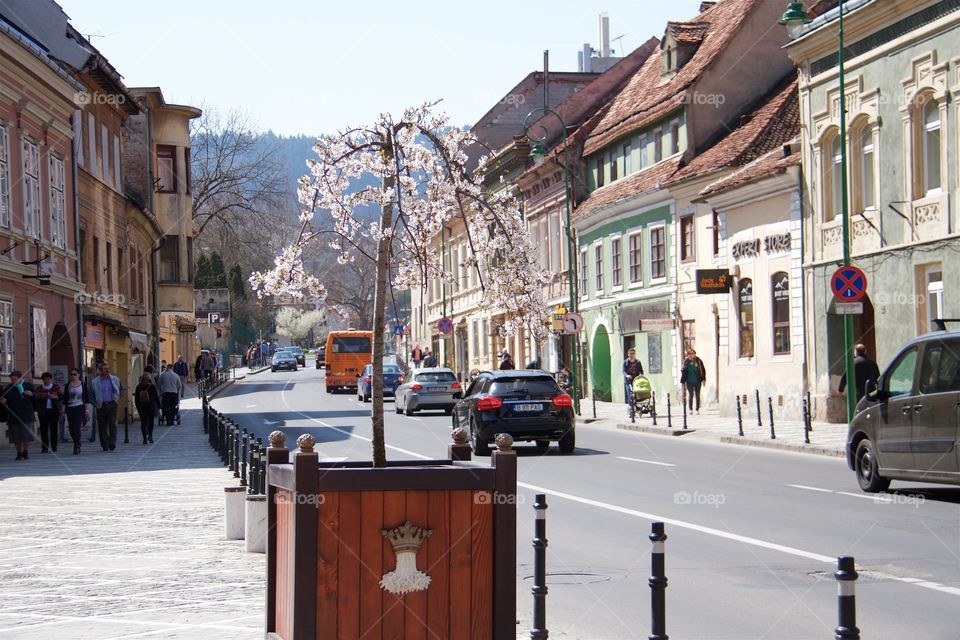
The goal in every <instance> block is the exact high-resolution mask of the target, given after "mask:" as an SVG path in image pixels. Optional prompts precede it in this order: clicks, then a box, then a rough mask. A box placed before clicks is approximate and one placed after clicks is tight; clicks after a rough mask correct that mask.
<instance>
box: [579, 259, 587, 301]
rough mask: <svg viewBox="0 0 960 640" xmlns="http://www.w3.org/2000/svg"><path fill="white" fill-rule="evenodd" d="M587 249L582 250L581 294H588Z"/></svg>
mask: <svg viewBox="0 0 960 640" xmlns="http://www.w3.org/2000/svg"><path fill="white" fill-rule="evenodd" d="M587 293H588V291H587V250H586V249H584V250H583V251H581V252H580V295H581V296H585V295H587Z"/></svg>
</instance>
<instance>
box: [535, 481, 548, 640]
mask: <svg viewBox="0 0 960 640" xmlns="http://www.w3.org/2000/svg"><path fill="white" fill-rule="evenodd" d="M533 508H534V510H535V511H536V514H537V519H536V521H535V524H534V538H533V588H532V589H530V591H531V592H532V593H533V628H532V629H531V630H530V638H531V640H546V639H547V638H549V637H550V632H549V631H548V630H547V496H546V495H545V494H542V493H538V494H537V497H536V500H534V503H533Z"/></svg>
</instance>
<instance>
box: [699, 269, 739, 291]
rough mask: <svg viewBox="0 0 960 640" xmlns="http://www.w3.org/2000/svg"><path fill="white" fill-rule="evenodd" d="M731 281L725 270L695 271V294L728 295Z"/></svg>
mask: <svg viewBox="0 0 960 640" xmlns="http://www.w3.org/2000/svg"><path fill="white" fill-rule="evenodd" d="M732 280H733V278H731V277H730V273H729V272H728V271H727V270H726V269H697V293H729V292H730V284H731V281H732Z"/></svg>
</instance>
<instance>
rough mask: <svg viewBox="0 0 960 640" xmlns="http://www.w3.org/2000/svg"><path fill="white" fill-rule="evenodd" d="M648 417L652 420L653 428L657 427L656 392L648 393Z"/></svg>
mask: <svg viewBox="0 0 960 640" xmlns="http://www.w3.org/2000/svg"><path fill="white" fill-rule="evenodd" d="M650 417H651V418H653V426H657V392H656V391H651V392H650Z"/></svg>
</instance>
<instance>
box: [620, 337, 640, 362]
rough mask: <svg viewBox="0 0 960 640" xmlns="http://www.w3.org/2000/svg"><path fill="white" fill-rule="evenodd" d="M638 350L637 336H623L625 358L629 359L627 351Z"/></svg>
mask: <svg viewBox="0 0 960 640" xmlns="http://www.w3.org/2000/svg"><path fill="white" fill-rule="evenodd" d="M636 348H637V336H633V335H631V336H623V357H624V358H626V357H627V351H630V349H636Z"/></svg>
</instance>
